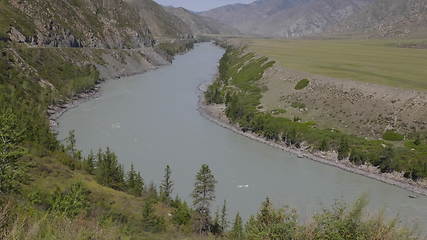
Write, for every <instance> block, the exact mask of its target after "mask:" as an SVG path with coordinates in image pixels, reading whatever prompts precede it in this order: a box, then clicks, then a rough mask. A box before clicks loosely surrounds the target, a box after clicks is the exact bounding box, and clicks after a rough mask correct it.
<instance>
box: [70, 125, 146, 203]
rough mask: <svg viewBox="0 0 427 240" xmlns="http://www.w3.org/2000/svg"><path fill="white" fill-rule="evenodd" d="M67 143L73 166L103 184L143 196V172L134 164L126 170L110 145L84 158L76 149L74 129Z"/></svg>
mask: <svg viewBox="0 0 427 240" xmlns="http://www.w3.org/2000/svg"><path fill="white" fill-rule="evenodd" d="M65 143H66V145H65V147H64V149H65V151H66V152H67V153H68V154H69V155H71V156H72V158H73V159H74V161H72V162H71V163H69V165H70V166H71V167H74V168H78V169H83V170H85V171H86V172H87V173H89V174H91V175H95V179H96V181H97V182H98V183H99V184H101V185H104V186H107V187H111V188H113V189H116V190H120V191H124V192H127V193H130V194H132V195H134V196H142V193H143V191H144V179H143V178H142V176H141V173H140V172H138V171H136V170H135V168H134V166H133V164H131V167H130V170H129V171H127V172H125V170H124V168H123V166H122V165H121V164H120V163H119V162H118V159H117V156H116V154H115V153H114V152H112V151H111V150H110V148H109V147H107V148H106V150H105V151H103V150H102V149H99V150H98V152H97V153H96V154H94V153H93V152H90V153H89V155H88V156H87V157H84V158H83V157H82V153H81V151H80V150H77V149H76V138H75V132H74V131H70V132H69V135H68V137H67V138H66V139H65Z"/></svg>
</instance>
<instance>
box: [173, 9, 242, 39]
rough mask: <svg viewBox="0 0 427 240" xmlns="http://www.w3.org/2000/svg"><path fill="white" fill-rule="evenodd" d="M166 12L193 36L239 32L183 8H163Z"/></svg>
mask: <svg viewBox="0 0 427 240" xmlns="http://www.w3.org/2000/svg"><path fill="white" fill-rule="evenodd" d="M165 9H166V11H168V12H169V13H171V14H173V15H175V16H176V17H178V18H179V19H181V20H182V21H183V22H185V23H186V24H187V26H189V27H190V29H191V32H192V33H194V34H195V35H199V34H225V35H234V34H238V33H239V31H238V30H237V29H235V28H232V27H230V26H228V25H226V24H223V23H220V22H219V21H217V20H215V19H213V18H209V17H205V16H201V15H198V14H196V13H193V12H191V11H188V10H187V9H185V8H174V7H165Z"/></svg>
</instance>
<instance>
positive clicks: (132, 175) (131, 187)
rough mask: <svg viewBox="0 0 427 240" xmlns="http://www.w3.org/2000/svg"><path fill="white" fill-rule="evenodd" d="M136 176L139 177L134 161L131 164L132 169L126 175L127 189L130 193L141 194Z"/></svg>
mask: <svg viewBox="0 0 427 240" xmlns="http://www.w3.org/2000/svg"><path fill="white" fill-rule="evenodd" d="M136 178H137V173H136V171H135V168H134V166H133V163H132V164H131V165H130V170H129V171H128V173H127V176H126V190H127V192H128V193H130V194H133V195H135V196H138V195H139V194H138V192H137V191H136Z"/></svg>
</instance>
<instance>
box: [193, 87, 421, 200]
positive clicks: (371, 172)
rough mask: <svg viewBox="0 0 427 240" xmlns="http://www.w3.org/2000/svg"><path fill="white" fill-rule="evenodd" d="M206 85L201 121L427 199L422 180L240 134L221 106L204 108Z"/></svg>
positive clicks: (332, 155) (239, 130)
mask: <svg viewBox="0 0 427 240" xmlns="http://www.w3.org/2000/svg"><path fill="white" fill-rule="evenodd" d="M209 84H210V83H204V84H202V85H200V87H199V90H200V95H199V104H198V110H199V112H200V114H201V115H202V116H203V117H205V118H207V119H208V120H210V121H212V122H214V123H216V124H218V125H219V126H221V127H223V128H227V129H229V130H232V131H233V132H235V133H237V134H240V135H242V136H245V137H248V138H250V139H253V140H256V141H258V142H261V143H264V144H267V145H269V146H272V147H276V148H279V149H281V150H283V151H287V152H290V153H293V154H295V155H296V156H298V157H299V158H308V159H310V160H313V161H316V162H320V163H323V164H327V165H330V166H333V167H337V168H340V169H342V170H345V171H348V172H351V173H355V174H359V175H362V176H366V177H369V178H372V179H375V180H378V181H381V182H384V183H387V184H391V185H394V186H397V187H400V188H403V189H406V190H409V191H412V192H414V193H417V194H420V195H424V196H427V181H426V180H423V181H418V182H414V181H412V180H410V179H407V178H404V177H403V173H397V172H394V173H381V172H380V171H379V170H378V169H377V168H376V167H373V166H369V165H361V166H356V165H354V164H352V163H351V162H350V161H348V160H342V161H338V160H337V153H335V152H319V151H314V152H313V151H311V150H310V148H309V147H308V146H305V145H304V144H302V147H301V148H295V147H292V146H291V147H288V146H286V145H285V144H284V143H282V142H274V141H270V140H266V139H265V138H264V137H262V136H259V135H257V134H255V133H252V132H244V131H242V130H241V129H240V127H239V126H238V125H236V124H232V123H230V121H229V120H228V118H227V117H226V115H225V112H224V110H225V106H224V105H222V104H221V105H218V104H214V105H207V104H206V102H205V100H204V97H203V93H204V92H205V91H206V89H207V86H208V85H209ZM409 197H416V196H414V195H409Z"/></svg>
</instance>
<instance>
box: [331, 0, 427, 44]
mask: <svg viewBox="0 0 427 240" xmlns="http://www.w3.org/2000/svg"><path fill="white" fill-rule="evenodd" d="M330 30H331V31H340V32H362V33H368V34H370V35H373V36H377V37H400V36H413V37H425V36H426V35H427V1H425V0H376V1H375V2H373V3H371V4H369V5H367V6H366V7H365V8H363V9H362V10H361V11H359V12H357V13H356V14H354V15H352V16H350V17H349V18H348V19H346V20H345V21H344V22H342V23H341V24H339V25H338V26H335V27H334V28H332V29H330Z"/></svg>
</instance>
